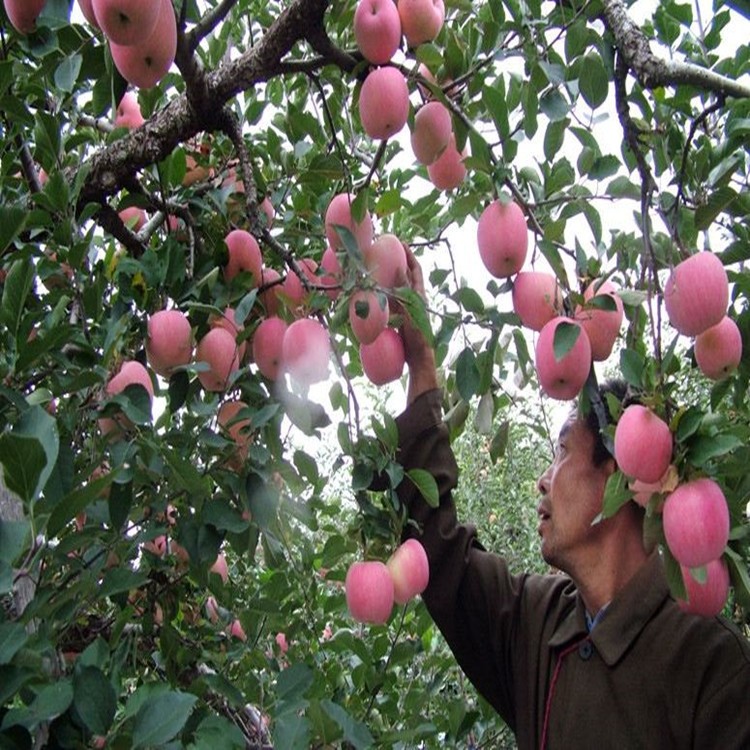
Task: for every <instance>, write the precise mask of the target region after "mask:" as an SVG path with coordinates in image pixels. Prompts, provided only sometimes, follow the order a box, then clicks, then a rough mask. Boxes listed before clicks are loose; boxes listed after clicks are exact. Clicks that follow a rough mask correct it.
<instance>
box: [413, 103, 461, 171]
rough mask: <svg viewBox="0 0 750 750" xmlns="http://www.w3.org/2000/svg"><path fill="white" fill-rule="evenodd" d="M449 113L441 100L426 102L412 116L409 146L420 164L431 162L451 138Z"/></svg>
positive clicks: (451, 125) (451, 129) (451, 128)
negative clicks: (412, 122) (412, 125)
mask: <svg viewBox="0 0 750 750" xmlns="http://www.w3.org/2000/svg"><path fill="white" fill-rule="evenodd" d="M452 133H453V124H452V123H451V115H450V112H449V111H448V109H447V108H446V107H445V105H444V104H443V103H442V102H438V101H432V102H427V104H425V105H424V106H422V107H420V109H419V111H418V112H417V114H416V115H415V117H414V130H412V132H411V148H412V151H413V152H414V156H415V157H416V159H417V161H418V162H419V163H420V164H424V165H429V164H432V163H433V162H434V161H436V160H437V158H438V157H439V156H440V154H442V153H443V151H445V149H446V148H447V147H448V144H449V143H450V140H451V135H452Z"/></svg>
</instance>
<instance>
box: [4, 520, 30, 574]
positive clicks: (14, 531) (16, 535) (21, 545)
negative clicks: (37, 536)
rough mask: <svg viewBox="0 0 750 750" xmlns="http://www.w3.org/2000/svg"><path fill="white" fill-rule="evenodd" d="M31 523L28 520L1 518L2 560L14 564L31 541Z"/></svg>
mask: <svg viewBox="0 0 750 750" xmlns="http://www.w3.org/2000/svg"><path fill="white" fill-rule="evenodd" d="M30 531H31V524H30V523H29V522H28V521H26V520H21V521H2V520H0V560H2V561H3V562H6V563H8V565H12V564H13V563H14V562H15V561H16V560H17V559H18V557H19V556H20V555H21V553H22V552H23V551H24V550H25V549H26V546H27V544H28V542H29V535H30Z"/></svg>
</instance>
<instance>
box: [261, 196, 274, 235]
mask: <svg viewBox="0 0 750 750" xmlns="http://www.w3.org/2000/svg"><path fill="white" fill-rule="evenodd" d="M260 210H261V212H262V213H263V218H264V219H265V222H266V228H267V229H270V228H271V227H272V226H273V220H274V217H275V216H276V209H275V208H274V207H273V203H271V199H270V198H269V197H268V196H266V197H265V198H264V199H263V200H262V201H261V203H260Z"/></svg>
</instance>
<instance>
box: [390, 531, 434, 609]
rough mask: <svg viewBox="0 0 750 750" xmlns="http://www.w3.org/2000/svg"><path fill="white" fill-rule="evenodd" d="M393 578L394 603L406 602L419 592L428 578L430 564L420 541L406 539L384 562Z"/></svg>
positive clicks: (425, 586)
mask: <svg viewBox="0 0 750 750" xmlns="http://www.w3.org/2000/svg"><path fill="white" fill-rule="evenodd" d="M386 566H387V568H388V570H389V571H390V573H391V578H393V598H394V601H395V602H396V604H406V602H408V601H409V600H410V599H412V598H414V597H415V596H416V595H417V594H421V593H422V592H423V591H424V590H425V589H426V588H427V584H428V582H429V580H430V564H429V562H428V561H427V553H426V552H425V549H424V547H423V546H422V544H421V542H419V541H417V540H416V539H407V540H406V541H405V542H404V543H403V544H401V545H400V546H399V547H398V548H397V549H396V551H395V552H394V553H393V554H392V555H391V557H390V558H389V560H388V562H387V563H386Z"/></svg>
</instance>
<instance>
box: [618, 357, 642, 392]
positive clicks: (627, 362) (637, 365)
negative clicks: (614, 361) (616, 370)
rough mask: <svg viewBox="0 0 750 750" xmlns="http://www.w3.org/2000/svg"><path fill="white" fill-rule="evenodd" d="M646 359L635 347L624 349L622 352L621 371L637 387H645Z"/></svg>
mask: <svg viewBox="0 0 750 750" xmlns="http://www.w3.org/2000/svg"><path fill="white" fill-rule="evenodd" d="M645 369H646V361H645V359H644V358H643V356H642V355H641V354H639V353H638V352H636V351H634V350H633V349H623V350H622V351H621V352H620V372H621V373H622V376H623V378H625V380H626V381H627V382H628V383H630V385H632V386H635V387H636V388H642V387H643V373H644V370H645Z"/></svg>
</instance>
